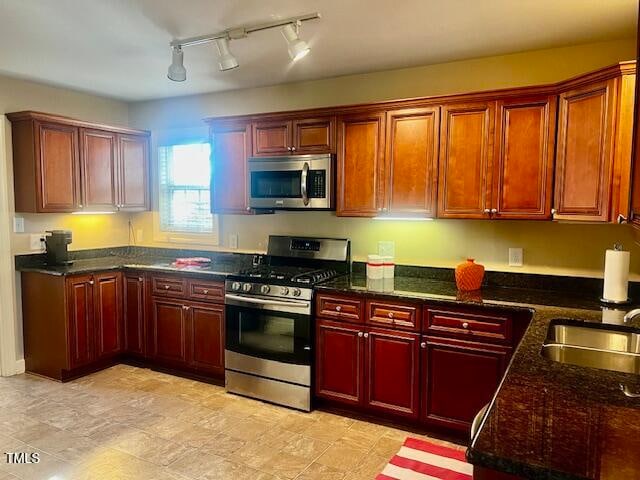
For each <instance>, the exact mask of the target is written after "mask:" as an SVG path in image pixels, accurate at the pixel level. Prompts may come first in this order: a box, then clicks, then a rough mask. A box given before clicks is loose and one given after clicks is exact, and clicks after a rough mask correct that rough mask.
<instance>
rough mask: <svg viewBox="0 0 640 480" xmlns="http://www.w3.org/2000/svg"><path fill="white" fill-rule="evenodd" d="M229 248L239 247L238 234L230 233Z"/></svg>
mask: <svg viewBox="0 0 640 480" xmlns="http://www.w3.org/2000/svg"><path fill="white" fill-rule="evenodd" d="M229 248H238V234H237V233H231V234H229Z"/></svg>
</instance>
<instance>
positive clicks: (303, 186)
mask: <svg viewBox="0 0 640 480" xmlns="http://www.w3.org/2000/svg"><path fill="white" fill-rule="evenodd" d="M308 176H309V162H304V165H303V166H302V175H300V193H301V194H302V202H303V203H304V204H305V205H309V194H308V193H307V177H308Z"/></svg>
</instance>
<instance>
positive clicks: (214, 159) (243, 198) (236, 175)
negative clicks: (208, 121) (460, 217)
mask: <svg viewBox="0 0 640 480" xmlns="http://www.w3.org/2000/svg"><path fill="white" fill-rule="evenodd" d="M211 143H212V155H211V167H212V168H211V170H212V176H211V211H212V212H213V213H248V211H249V209H248V199H247V158H248V157H249V155H251V124H249V123H236V124H229V125H226V126H224V127H214V128H212V130H211Z"/></svg>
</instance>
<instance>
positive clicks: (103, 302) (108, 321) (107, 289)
mask: <svg viewBox="0 0 640 480" xmlns="http://www.w3.org/2000/svg"><path fill="white" fill-rule="evenodd" d="M93 280H94V286H93V288H94V318H95V325H96V345H97V357H98V358H104V357H110V356H113V355H117V354H119V353H120V351H121V350H122V274H120V273H119V272H116V273H101V274H98V275H94V276H93Z"/></svg>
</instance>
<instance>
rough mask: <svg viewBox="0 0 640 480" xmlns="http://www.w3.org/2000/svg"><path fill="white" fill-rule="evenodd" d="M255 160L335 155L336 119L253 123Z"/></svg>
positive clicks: (298, 119)
mask: <svg viewBox="0 0 640 480" xmlns="http://www.w3.org/2000/svg"><path fill="white" fill-rule="evenodd" d="M251 132H252V137H253V138H252V139H253V156H255V157H271V156H282V155H291V154H295V155H306V154H319V153H332V152H334V151H335V141H334V138H335V117H333V116H328V117H318V118H296V119H294V120H290V119H289V120H288V119H269V118H267V119H265V120H259V121H256V122H253V125H252V128H251Z"/></svg>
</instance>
